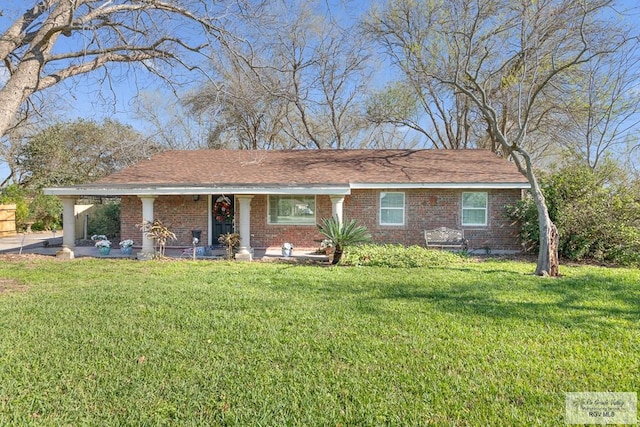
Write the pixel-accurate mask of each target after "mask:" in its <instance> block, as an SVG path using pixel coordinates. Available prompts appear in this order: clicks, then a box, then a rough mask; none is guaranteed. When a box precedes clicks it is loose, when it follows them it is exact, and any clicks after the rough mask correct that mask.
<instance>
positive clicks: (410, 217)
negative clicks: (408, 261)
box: [344, 189, 521, 251]
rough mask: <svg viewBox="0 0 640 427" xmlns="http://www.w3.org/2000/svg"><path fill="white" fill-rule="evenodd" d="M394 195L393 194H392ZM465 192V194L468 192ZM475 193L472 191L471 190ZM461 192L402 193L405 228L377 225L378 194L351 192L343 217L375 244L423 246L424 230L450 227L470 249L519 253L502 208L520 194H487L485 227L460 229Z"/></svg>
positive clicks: (513, 201)
mask: <svg viewBox="0 0 640 427" xmlns="http://www.w3.org/2000/svg"><path fill="white" fill-rule="evenodd" d="M391 191H396V190H391ZM467 191H468V190H467ZM474 191H475V190H474ZM462 192H463V190H433V189H432V190H420V189H411V190H405V191H404V193H405V224H404V225H402V226H382V225H379V203H380V201H379V199H380V190H354V191H353V192H352V194H351V196H349V197H347V198H345V206H344V211H345V216H347V217H349V218H355V219H357V220H358V222H359V223H362V224H364V225H366V226H367V228H368V229H369V232H370V233H371V235H372V236H373V239H374V241H376V242H378V243H402V244H405V245H424V235H423V230H430V229H434V228H437V227H449V228H453V229H458V230H460V229H462V230H464V234H465V237H466V238H467V239H468V240H469V245H470V248H471V249H480V248H485V247H488V248H490V249H492V250H508V251H519V250H520V249H521V248H520V245H519V243H518V237H517V234H518V228H517V226H516V225H514V224H512V221H510V220H509V219H508V218H507V217H506V216H505V209H504V207H505V206H506V205H509V204H514V203H515V202H516V201H517V200H520V197H521V190H488V191H487V193H488V219H487V226H485V227H478V226H473V227H469V226H465V227H463V226H462Z"/></svg>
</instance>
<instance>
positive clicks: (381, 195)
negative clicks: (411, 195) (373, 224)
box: [378, 191, 407, 227]
mask: <svg viewBox="0 0 640 427" xmlns="http://www.w3.org/2000/svg"><path fill="white" fill-rule="evenodd" d="M385 194H402V207H384V206H382V197H383V196H384V195H385ZM378 202H379V206H380V208H379V210H378V218H379V223H380V225H384V226H393V227H400V226H403V225H404V224H405V222H406V220H405V211H406V209H405V206H406V204H407V196H406V194H405V192H404V191H381V192H380V197H379V198H378ZM383 210H399V211H402V222H401V223H398V222H382V211H383Z"/></svg>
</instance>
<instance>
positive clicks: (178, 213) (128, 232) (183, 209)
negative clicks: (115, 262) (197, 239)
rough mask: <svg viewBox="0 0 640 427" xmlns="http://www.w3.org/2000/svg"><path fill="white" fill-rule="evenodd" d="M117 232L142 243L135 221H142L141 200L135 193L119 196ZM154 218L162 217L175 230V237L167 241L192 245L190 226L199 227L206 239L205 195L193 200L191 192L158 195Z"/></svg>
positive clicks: (206, 203) (173, 243)
mask: <svg viewBox="0 0 640 427" xmlns="http://www.w3.org/2000/svg"><path fill="white" fill-rule="evenodd" d="M120 212H121V213H120V218H121V225H120V236H122V238H123V239H133V240H134V241H135V243H136V245H141V244H142V232H141V231H140V229H139V228H138V227H136V225H137V224H140V223H141V222H142V202H141V201H140V199H139V198H138V197H136V196H124V197H122V200H121V211H120ZM153 214H154V215H153V216H154V219H159V220H160V221H162V222H163V223H164V224H165V225H166V226H167V227H169V230H171V231H173V232H174V233H175V234H176V237H177V240H174V241H169V242H167V245H169V246H191V242H192V235H191V230H202V239H203V240H205V241H206V238H207V233H208V220H209V219H208V202H207V197H204V196H201V197H200V200H198V201H193V198H192V196H158V197H157V198H156V199H155V201H154V203H153Z"/></svg>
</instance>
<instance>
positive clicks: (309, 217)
mask: <svg viewBox="0 0 640 427" xmlns="http://www.w3.org/2000/svg"><path fill="white" fill-rule="evenodd" d="M267 222H268V223H269V224H277V225H315V223H316V197H315V196H305V195H270V196H269V211H268V219H267Z"/></svg>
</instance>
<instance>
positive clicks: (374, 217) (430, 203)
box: [122, 189, 521, 251]
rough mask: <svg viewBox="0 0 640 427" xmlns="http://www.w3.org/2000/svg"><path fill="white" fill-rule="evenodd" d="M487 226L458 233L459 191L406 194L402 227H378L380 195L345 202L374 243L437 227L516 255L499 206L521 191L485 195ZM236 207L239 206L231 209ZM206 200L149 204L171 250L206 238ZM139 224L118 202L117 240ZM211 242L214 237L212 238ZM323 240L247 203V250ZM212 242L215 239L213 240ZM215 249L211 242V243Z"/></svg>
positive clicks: (319, 200)
mask: <svg viewBox="0 0 640 427" xmlns="http://www.w3.org/2000/svg"><path fill="white" fill-rule="evenodd" d="M393 191H395V190H393ZM487 192H488V195H489V198H488V203H489V206H488V211H489V214H488V224H487V226H486V227H477V226H474V227H462V226H461V216H462V206H461V205H462V190H420V189H411V190H405V191H404V193H405V224H404V225H402V226H380V225H378V223H379V199H380V190H354V191H353V192H352V194H351V195H350V196H346V197H345V201H344V215H345V217H346V218H348V219H351V218H355V219H356V220H357V221H358V222H359V223H361V224H363V225H366V226H367V228H368V229H369V232H370V233H371V234H372V236H373V239H374V241H375V242H377V243H402V244H405V245H424V237H423V230H427V229H433V228H436V227H441V226H445V227H449V228H454V229H464V232H465V237H466V238H467V239H469V243H470V247H471V248H472V249H484V248H489V249H491V250H509V251H518V250H520V249H521V248H520V246H519V244H518V238H517V232H518V229H517V226H516V225H514V224H512V223H511V221H510V220H509V219H508V218H506V216H505V214H504V206H505V205H508V204H513V203H515V202H516V201H517V200H519V199H520V197H521V191H520V190H489V191H487ZM236 206H238V204H236ZM207 207H208V204H207V197H201V198H200V200H199V201H198V202H194V201H193V200H192V198H191V196H185V197H183V196H159V197H158V198H157V199H156V200H155V203H154V214H155V215H154V216H155V218H157V219H160V220H162V221H163V222H164V223H165V224H166V225H167V226H168V227H169V228H170V229H171V230H172V231H173V232H174V233H176V235H177V237H178V240H177V241H176V242H171V243H170V244H171V245H184V246H188V245H190V244H191V230H192V229H200V230H202V236H203V238H204V239H206V236H207V233H208V231H207V221H208V215H209V213H208V209H207ZM330 216H331V199H330V198H329V196H317V197H316V221H317V222H320V219H321V218H323V217H330ZM141 220H142V203H141V202H140V199H139V198H138V197H131V196H130V197H123V198H122V238H123V239H125V238H133V239H134V240H135V241H136V243H139V242H140V231H139V230H138V229H137V228H136V227H135V225H136V224H139V223H140V222H141ZM214 237H215V236H214ZM321 239H322V235H321V234H320V233H319V232H318V231H317V228H316V227H315V225H308V226H291V225H288V226H287V225H269V224H267V196H266V195H256V196H255V197H254V198H253V200H252V201H251V245H252V246H253V247H256V248H265V247H280V246H281V245H282V244H283V243H284V242H290V243H293V244H294V246H295V247H297V248H314V247H318V246H319V241H320V240H321ZM214 241H215V239H214ZM214 243H215V242H214Z"/></svg>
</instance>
